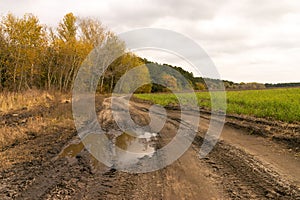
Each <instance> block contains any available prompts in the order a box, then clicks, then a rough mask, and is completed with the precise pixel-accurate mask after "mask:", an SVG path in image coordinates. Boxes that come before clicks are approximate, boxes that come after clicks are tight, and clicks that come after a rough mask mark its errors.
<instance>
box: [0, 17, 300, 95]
mask: <svg viewBox="0 0 300 200" xmlns="http://www.w3.org/2000/svg"><path fill="white" fill-rule="evenodd" d="M108 40H109V41H113V42H112V44H111V48H112V49H117V50H118V51H120V52H122V56H121V57H119V58H118V59H116V60H115V61H114V62H113V63H111V64H110V65H109V67H108V68H107V70H106V71H105V72H104V73H103V75H102V76H101V77H100V80H99V81H98V85H97V90H98V91H99V92H101V93H110V92H112V91H113V89H114V87H115V86H116V83H117V82H118V80H119V79H120V78H121V77H122V75H123V74H125V73H126V72H128V71H129V70H130V69H133V68H135V67H136V66H144V68H142V69H141V70H140V73H139V75H138V77H135V80H130V81H128V82H125V83H124V85H123V86H124V88H126V84H127V85H129V84H130V82H136V80H137V79H142V80H143V81H145V80H146V81H147V80H150V78H151V79H152V80H155V81H156V82H157V83H162V84H163V85H165V86H166V87H163V86H161V85H160V84H148V85H145V86H143V87H140V88H138V90H137V91H136V92H140V93H145V92H167V91H169V89H171V90H174V91H181V90H185V89H187V88H188V87H189V86H191V87H192V88H193V89H194V90H206V89H207V85H206V83H209V84H210V85H211V86H212V88H216V89H217V88H219V87H218V84H219V80H214V79H209V78H201V77H194V75H193V74H192V73H191V72H188V71H186V70H184V69H182V68H181V67H176V66H171V65H168V64H158V63H155V62H151V61H148V60H147V59H143V58H140V57H138V56H136V55H135V54H133V53H130V52H127V51H126V46H125V43H124V42H123V41H121V40H120V39H119V38H118V37H117V36H116V35H115V34H114V33H113V32H111V31H110V30H108V29H107V28H105V26H104V25H103V24H102V23H101V22H100V21H98V20H97V19H93V18H80V17H76V16H74V15H73V14H72V13H68V14H66V15H65V16H64V17H63V19H62V20H61V21H60V22H59V24H58V25H57V27H54V28H53V27H47V26H45V25H42V24H41V23H40V22H39V19H38V18H37V17H36V16H34V15H32V14H25V15H24V16H23V17H17V16H14V15H13V14H7V15H6V16H3V17H2V19H1V21H0V91H16V92H17V91H22V90H28V89H35V88H36V89H43V90H59V91H61V92H69V91H70V90H71V89H72V86H73V83H74V81H75V78H76V75H77V72H78V70H79V68H80V66H81V64H82V62H83V61H84V60H85V58H86V57H87V56H88V54H89V53H90V52H91V51H92V50H93V49H94V48H95V47H97V46H99V45H101V44H103V43H105V42H106V41H108ZM171 69H173V70H171ZM177 72H178V73H177ZM182 77H184V79H183V78H182ZM223 83H224V85H225V87H226V89H232V90H239V89H264V88H272V87H299V86H300V83H282V84H261V83H234V82H232V81H223ZM167 88H169V89H167ZM121 92H126V89H123V90H122V91H121Z"/></svg>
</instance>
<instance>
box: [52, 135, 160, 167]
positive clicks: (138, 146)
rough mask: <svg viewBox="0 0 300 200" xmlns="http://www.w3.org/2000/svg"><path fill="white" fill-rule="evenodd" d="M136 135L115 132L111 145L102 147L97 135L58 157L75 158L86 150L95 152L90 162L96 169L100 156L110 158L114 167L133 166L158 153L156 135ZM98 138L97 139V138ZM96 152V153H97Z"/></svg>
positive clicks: (67, 147) (72, 145)
mask: <svg viewBox="0 0 300 200" xmlns="http://www.w3.org/2000/svg"><path fill="white" fill-rule="evenodd" d="M133 135H134V134H130V133H126V132H115V133H114V135H113V136H112V135H110V137H108V138H110V139H109V140H108V141H109V144H105V146H104V145H101V144H103V143H101V142H102V141H100V140H98V139H97V138H98V136H99V135H98V136H97V135H96V134H91V135H89V136H87V137H86V138H85V139H84V140H83V141H81V140H78V141H74V142H72V143H70V144H69V145H68V146H66V147H65V148H64V149H63V150H62V151H61V152H60V153H59V155H58V157H59V158H75V157H76V156H77V155H78V154H80V153H81V152H82V151H83V150H84V149H85V148H86V149H89V151H92V152H93V155H90V156H91V158H90V160H91V161H92V163H91V164H92V165H93V167H94V168H96V167H97V165H98V164H99V162H98V161H97V159H96V158H95V157H97V155H99V154H105V155H106V156H109V158H108V159H109V160H110V162H111V163H113V165H115V166H118V165H124V164H125V165H127V164H128V165H132V164H135V163H137V162H139V159H141V158H144V157H145V156H147V157H151V156H152V155H153V154H154V152H155V151H156V147H155V146H156V145H155V144H156V140H157V134H156V133H149V132H145V133H144V134H142V135H139V136H137V137H135V136H133ZM95 136H96V137H95ZM95 152H96V153H95Z"/></svg>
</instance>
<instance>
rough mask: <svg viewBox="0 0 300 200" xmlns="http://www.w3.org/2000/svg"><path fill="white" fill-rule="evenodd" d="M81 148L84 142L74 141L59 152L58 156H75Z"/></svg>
mask: <svg viewBox="0 0 300 200" xmlns="http://www.w3.org/2000/svg"><path fill="white" fill-rule="evenodd" d="M83 149H84V144H83V143H82V142H80V143H74V144H69V145H68V146H67V147H66V148H64V149H63V151H62V152H61V153H60V154H59V157H60V158H63V157H70V158H73V157H76V156H77V154H79V153H80V152H81V151H82V150H83Z"/></svg>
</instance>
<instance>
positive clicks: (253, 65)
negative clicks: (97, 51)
mask: <svg viewBox="0 0 300 200" xmlns="http://www.w3.org/2000/svg"><path fill="white" fill-rule="evenodd" d="M8 12H11V13H13V14H15V15H18V16H22V15H23V14H24V13H33V14H34V15H36V16H38V17H39V19H40V21H41V23H42V24H47V25H50V26H56V25H57V24H58V22H59V21H60V20H61V19H62V18H63V16H64V15H65V14H66V13H69V12H73V13H74V14H75V15H77V16H82V17H84V16H91V17H96V18H98V19H99V20H101V21H102V23H103V24H104V25H106V26H107V27H108V28H109V29H111V30H112V31H114V32H116V33H120V32H123V31H127V30H131V29H133V28H139V27H155V28H166V29H170V30H173V31H177V32H179V33H182V34H184V35H186V36H188V37H189V38H191V39H193V40H194V41H196V42H197V43H198V44H199V45H200V46H201V47H202V48H203V49H204V50H205V51H206V52H207V53H208V55H209V56H210V57H211V58H212V60H213V61H214V63H215V65H216V67H217V69H218V70H219V73H220V75H221V77H222V78H223V79H227V80H232V81H236V82H242V81H244V82H252V81H256V82H263V83H265V82H272V83H276V82H300V67H299V65H300V1H298V0H278V1H276V0H239V1H238V0H148V1H146V0H144V1H139V0H126V1H121V0H110V1H108V0H107V1H104V0H85V1H83V0H63V1H62V0H39V1H38V0H26V1H19V0H0V14H1V15H6V14H7V13H8ZM138 54H139V55H141V56H144V57H147V58H148V59H150V60H153V61H157V62H161V63H170V64H174V65H178V66H182V67H183V68H185V69H190V68H189V65H188V64H187V63H185V62H184V61H182V60H181V59H180V58H178V57H176V56H174V55H172V54H168V53H163V52H157V51H145V52H138Z"/></svg>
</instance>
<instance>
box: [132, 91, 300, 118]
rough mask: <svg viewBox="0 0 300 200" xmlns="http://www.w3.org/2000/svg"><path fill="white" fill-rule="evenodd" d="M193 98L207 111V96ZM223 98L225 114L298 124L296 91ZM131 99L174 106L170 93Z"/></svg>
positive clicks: (232, 93)
mask: <svg viewBox="0 0 300 200" xmlns="http://www.w3.org/2000/svg"><path fill="white" fill-rule="evenodd" d="M215 94H217V92H215ZM215 94H212V95H215ZM179 95H182V96H183V97H184V101H183V102H185V103H184V104H188V102H189V98H191V97H192V95H191V94H188V93H185V94H179ZM196 95H197V98H198V105H199V106H200V107H204V108H206V109H210V106H211V104H210V94H209V93H208V92H199V93H197V94H196ZM226 95H227V113H229V114H244V115H250V116H255V117H262V118H268V119H275V120H281V121H285V122H296V121H298V122H299V121H300V88H288V89H270V90H247V91H228V92H226ZM135 96H136V97H138V98H140V99H144V100H149V101H152V102H153V103H155V104H160V105H162V106H166V105H175V104H178V100H177V98H176V96H175V95H174V94H136V95H135Z"/></svg>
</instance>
